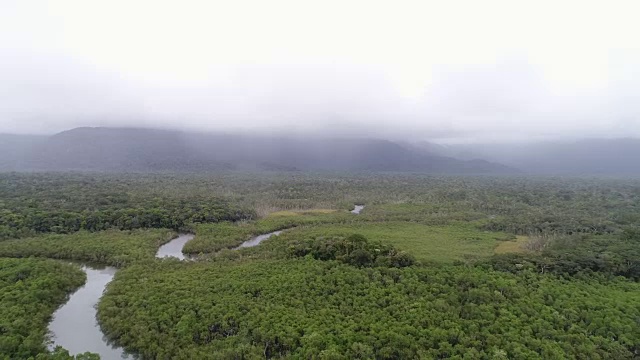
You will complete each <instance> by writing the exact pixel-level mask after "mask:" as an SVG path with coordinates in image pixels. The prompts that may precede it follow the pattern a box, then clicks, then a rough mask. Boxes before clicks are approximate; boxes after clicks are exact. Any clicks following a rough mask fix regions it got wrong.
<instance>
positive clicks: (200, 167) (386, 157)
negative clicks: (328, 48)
mask: <svg viewBox="0 0 640 360" xmlns="http://www.w3.org/2000/svg"><path fill="white" fill-rule="evenodd" d="M5 139H6V141H5ZM2 140H3V144H2V145H0V146H1V147H2V148H5V147H8V148H11V147H14V148H15V149H20V150H19V151H14V152H3V154H2V155H0V164H2V170H5V171H7V170H79V171H82V170H90V171H143V172H144V171H218V170H274V171H297V170H300V171H413V172H424V173H437V174H510V173H517V172H518V171H517V170H516V169H514V168H510V167H507V166H504V165H501V164H496V163H491V162H488V161H484V160H477V159H474V160H458V159H454V158H451V157H447V156H442V155H439V154H434V153H430V152H427V151H424V150H422V149H414V148H411V147H408V146H403V145H401V144H399V143H395V142H392V141H387V140H378V139H348V138H313V137H304V138H302V137H299V138H294V137H286V136H265V135H251V134H239V133H188V132H179V131H169V130H156V129H136V128H76V129H72V130H68V131H64V132H61V133H58V134H55V135H53V136H49V137H25V138H23V137H21V136H10V135H5V136H4V137H3V138H2ZM16 153H19V154H20V156H15V154H16Z"/></svg>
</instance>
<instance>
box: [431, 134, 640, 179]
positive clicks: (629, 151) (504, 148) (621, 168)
mask: <svg viewBox="0 0 640 360" xmlns="http://www.w3.org/2000/svg"><path fill="white" fill-rule="evenodd" d="M427 148H428V149H429V151H432V152H433V151H434V147H433V146H432V145H431V144H428V145H427ZM435 152H437V153H438V154H441V155H443V156H451V157H454V158H456V159H459V160H468V159H475V158H483V159H486V160H488V161H495V162H498V163H501V164H505V165H507V166H512V167H516V168H518V169H520V170H522V171H523V172H524V173H528V174H545V175H621V176H628V175H631V176H638V175H640V139H631V138H622V139H583V140H577V141H564V142H560V141H556V142H540V143H532V144H524V145H518V144H485V145H478V144H475V145H455V146H438V148H437V149H435Z"/></svg>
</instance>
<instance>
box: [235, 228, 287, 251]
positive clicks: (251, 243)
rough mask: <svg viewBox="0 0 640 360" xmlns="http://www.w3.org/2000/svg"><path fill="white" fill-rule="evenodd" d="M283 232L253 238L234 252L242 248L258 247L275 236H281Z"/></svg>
mask: <svg viewBox="0 0 640 360" xmlns="http://www.w3.org/2000/svg"><path fill="white" fill-rule="evenodd" d="M281 232H282V230H278V231H274V232H270V233H268V234H262V235H258V236H256V237H254V238H251V239H250V240H247V241H245V242H243V243H242V244H240V246H238V247H235V248H233V250H240V249H242V248H248V247H254V246H258V245H259V244H260V243H261V242H263V241H265V240H267V239H268V238H270V237H272V236H273V235H279V234H280V233H281Z"/></svg>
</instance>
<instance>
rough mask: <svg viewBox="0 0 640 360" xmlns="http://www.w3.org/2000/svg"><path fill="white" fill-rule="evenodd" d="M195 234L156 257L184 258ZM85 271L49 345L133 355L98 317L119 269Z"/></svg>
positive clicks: (113, 359) (106, 355) (110, 356)
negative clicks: (84, 278)
mask: <svg viewBox="0 0 640 360" xmlns="http://www.w3.org/2000/svg"><path fill="white" fill-rule="evenodd" d="M362 209H364V205H355V208H354V209H353V210H351V212H352V213H354V214H360V212H361V211H362ZM281 232H282V230H279V231H274V232H270V233H268V234H262V235H258V236H256V237H254V238H251V239H250V240H247V241H245V242H243V243H242V244H240V245H239V246H238V247H236V248H234V250H239V249H242V248H248V247H253V246H257V245H259V244H260V243H261V242H263V241H265V240H267V239H268V238H270V237H272V236H274V235H278V234H280V233H281ZM193 237H194V235H192V234H180V235H179V236H178V237H177V238H175V239H173V240H171V241H169V242H168V243H166V244H164V245H162V246H161V247H160V248H159V249H158V252H157V253H156V257H157V258H166V257H175V258H178V259H180V260H184V259H185V258H186V257H185V256H184V254H183V253H182V247H183V246H184V244H186V243H187V242H188V241H189V240H191V239H193ZM82 270H84V272H85V273H86V274H87V282H86V284H84V286H82V287H81V288H79V289H78V290H76V292H74V293H73V294H71V296H70V297H69V301H67V303H66V304H64V305H62V306H61V307H60V308H59V309H58V310H56V312H55V313H54V314H53V319H52V320H51V323H50V324H49V332H50V333H51V340H52V341H51V344H49V348H50V349H53V348H54V347H55V346H57V345H60V346H62V347H64V348H65V349H67V350H69V353H70V354H72V355H77V354H81V353H84V352H86V351H89V352H92V353H96V354H99V355H100V358H101V359H103V360H118V359H130V358H132V357H131V356H130V355H128V354H127V353H125V352H124V350H123V349H122V348H118V347H114V346H112V345H110V344H109V342H108V341H107V339H106V338H105V336H104V335H103V334H102V331H101V330H100V326H99V325H98V320H97V319H96V305H97V304H98V301H99V300H100V297H102V294H103V292H104V289H105V287H106V286H107V284H108V283H109V282H110V281H111V280H112V279H113V276H114V275H115V273H116V271H117V269H116V268H114V267H111V266H97V265H89V264H82Z"/></svg>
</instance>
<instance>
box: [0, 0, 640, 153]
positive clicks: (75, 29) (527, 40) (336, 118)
mask: <svg viewBox="0 0 640 360" xmlns="http://www.w3.org/2000/svg"><path fill="white" fill-rule="evenodd" d="M639 13H640V2H638V1H636V0H632V1H616V0H610V1H600V0H598V1H589V0H581V1H572V0H554V1H546V0H537V1H518V0H509V1H496V0H483V1H455V0H452V1H426V0H423V1H402V0H398V1H375V0H367V1H354V0H341V1H333V0H322V1H304V0H295V1H281V0H269V1H249V0H235V1H215V0H210V1H195V0H181V1H162V0H153V1H146V0H137V1H123V0H110V1H97V0H73V1H72V0H55V1H44V0H42V1H39V0H0V133H25V134H26V133H33V134H50V133H55V132H58V131H62V130H66V129H70V128H74V127H78V126H136V127H159V128H175V129H183V130H188V131H220V130H222V131H257V132H266V133H290V134H294V135H295V134H321V135H344V136H366V137H381V138H389V139H404V140H412V141H419V140H430V141H435V142H440V143H483V142H527V141H538V140H548V139H577V138H584V137H609V138H611V137H640V36H638V34H640V22H639V21H637V15H638V14H639Z"/></svg>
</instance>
